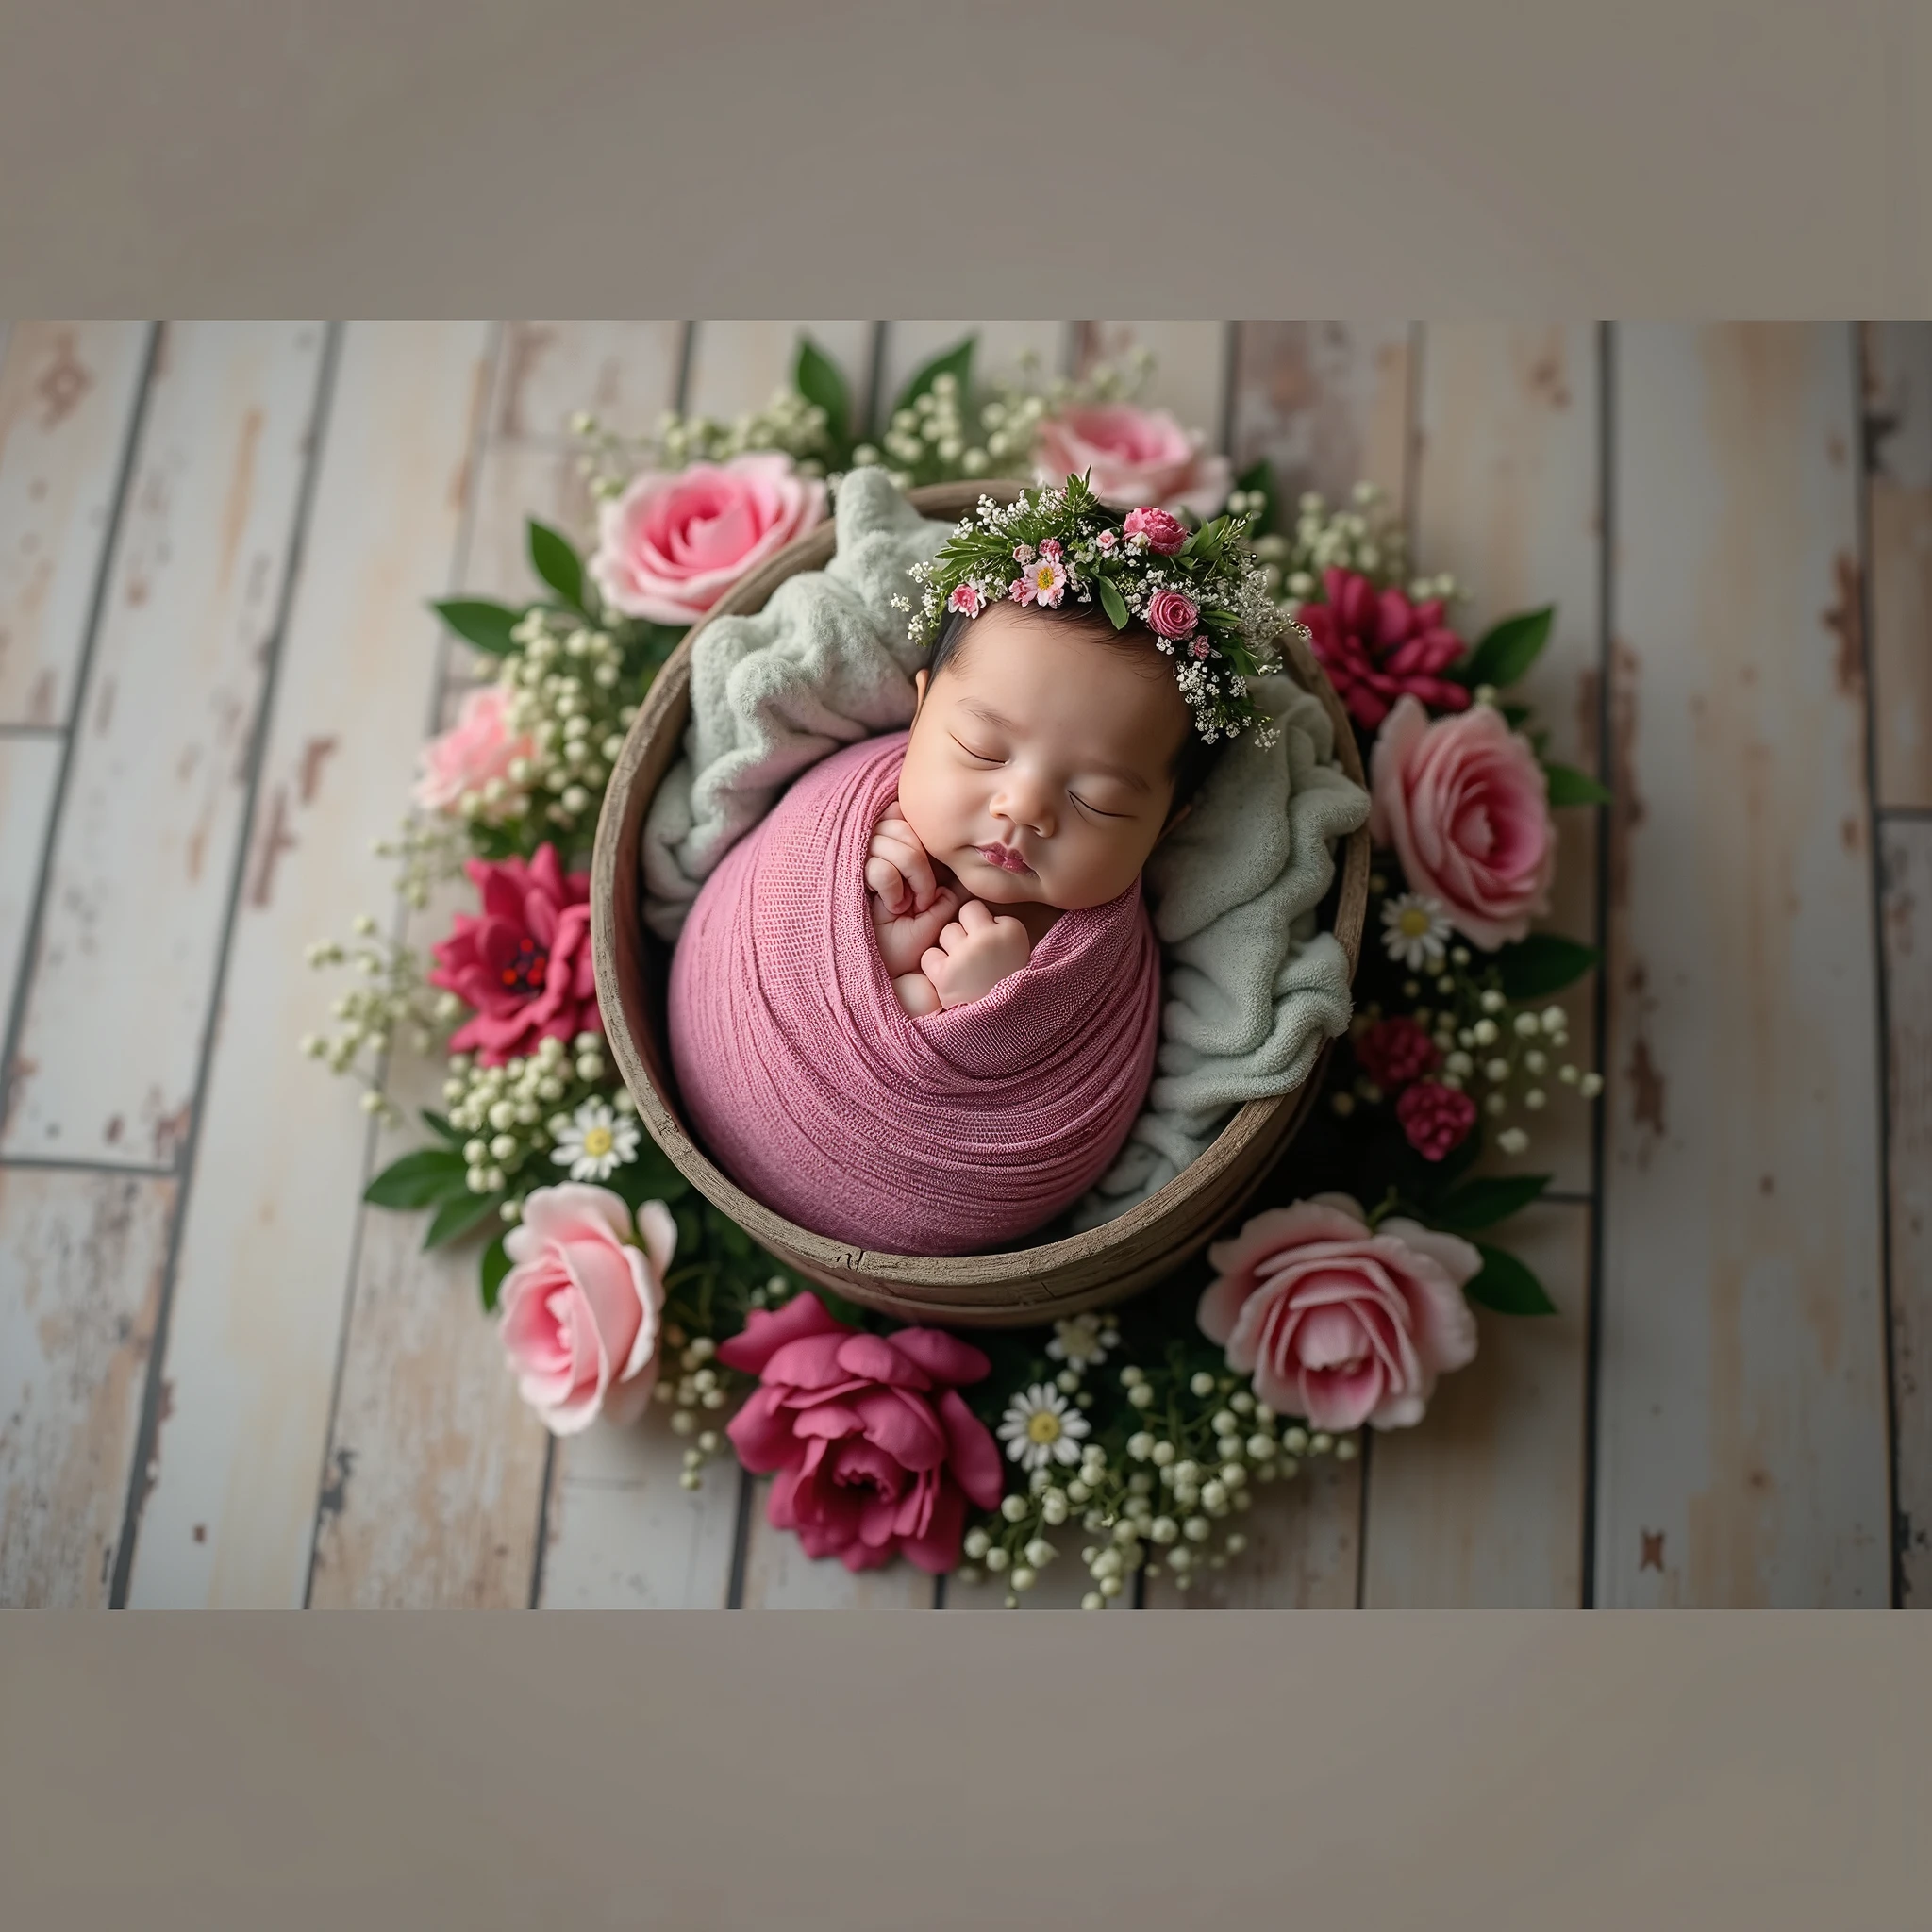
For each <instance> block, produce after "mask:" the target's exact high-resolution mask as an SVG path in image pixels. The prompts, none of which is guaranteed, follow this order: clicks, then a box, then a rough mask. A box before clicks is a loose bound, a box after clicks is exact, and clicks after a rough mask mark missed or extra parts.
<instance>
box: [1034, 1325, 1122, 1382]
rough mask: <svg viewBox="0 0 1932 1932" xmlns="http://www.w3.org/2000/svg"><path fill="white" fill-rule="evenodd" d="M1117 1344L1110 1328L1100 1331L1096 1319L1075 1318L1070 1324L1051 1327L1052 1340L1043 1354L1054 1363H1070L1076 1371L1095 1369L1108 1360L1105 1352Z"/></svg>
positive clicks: (1115, 1334) (1114, 1334)
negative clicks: (1079, 1369) (1051, 1358)
mask: <svg viewBox="0 0 1932 1932" xmlns="http://www.w3.org/2000/svg"><path fill="white" fill-rule="evenodd" d="M1119 1340H1120V1336H1119V1334H1118V1333H1117V1332H1116V1331H1115V1330H1114V1329H1113V1328H1111V1327H1103V1326H1102V1324H1101V1322H1100V1318H1099V1317H1098V1316H1097V1315H1075V1316H1074V1318H1073V1320H1072V1321H1070V1322H1056V1323H1055V1324H1053V1340H1052V1341H1049V1342H1048V1343H1047V1344H1046V1352H1047V1354H1048V1355H1050V1356H1051V1357H1053V1358H1054V1360H1055V1361H1057V1362H1071V1363H1072V1364H1074V1366H1075V1367H1077V1368H1083V1369H1090V1368H1095V1367H1097V1366H1098V1365H1099V1364H1100V1363H1102V1362H1104V1361H1105V1360H1106V1359H1107V1352H1108V1349H1109V1348H1111V1347H1112V1346H1113V1345H1114V1343H1115V1342H1117V1341H1119Z"/></svg>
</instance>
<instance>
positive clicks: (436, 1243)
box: [423, 1188, 503, 1252]
mask: <svg viewBox="0 0 1932 1932" xmlns="http://www.w3.org/2000/svg"><path fill="white" fill-rule="evenodd" d="M502 1200H503V1196H502V1195H501V1194H473V1193H471V1192H470V1191H469V1189H468V1188H465V1189H464V1190H463V1191H462V1192H461V1193H460V1194H459V1195H458V1196H456V1197H455V1198H454V1199H453V1200H448V1201H445V1202H444V1203H443V1204H442V1206H441V1208H438V1209H437V1210H436V1214H435V1218H434V1219H433V1220H432V1221H431V1222H430V1224H429V1232H428V1233H427V1234H426V1235H425V1236H424V1237H423V1246H424V1249H425V1252H426V1251H427V1250H428V1249H430V1248H440V1247H441V1246H442V1244H443V1243H444V1242H445V1241H456V1240H458V1238H459V1237H460V1236H463V1235H466V1234H468V1233H469V1231H470V1230H471V1229H472V1228H473V1227H475V1225H476V1224H477V1223H478V1222H480V1221H485V1220H488V1219H489V1218H490V1217H491V1215H493V1214H494V1213H495V1212H496V1209H497V1207H498V1205H499V1204H500V1203H501V1202H502Z"/></svg>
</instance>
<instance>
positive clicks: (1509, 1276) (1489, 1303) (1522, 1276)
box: [1462, 1241, 1557, 1315]
mask: <svg viewBox="0 0 1932 1932" xmlns="http://www.w3.org/2000/svg"><path fill="white" fill-rule="evenodd" d="M1475 1251H1476V1253H1477V1254H1479V1255H1480V1256H1481V1257H1483V1265H1482V1268H1481V1270H1480V1271H1479V1272H1478V1273H1477V1274H1476V1275H1475V1276H1474V1279H1472V1280H1470V1281H1468V1282H1466V1283H1465V1284H1464V1285H1463V1290H1462V1291H1463V1293H1464V1294H1465V1295H1466V1296H1467V1297H1468V1298H1469V1299H1470V1300H1471V1301H1473V1302H1474V1303H1475V1304H1476V1306H1477V1307H1484V1308H1491V1309H1493V1310H1494V1311H1495V1312H1496V1313H1497V1314H1499V1315H1554V1314H1555V1313H1556V1312H1557V1305H1556V1303H1555V1302H1553V1301H1552V1300H1551V1299H1550V1298H1549V1296H1548V1294H1547V1293H1545V1292H1544V1290H1543V1285H1542V1283H1541V1281H1539V1280H1538V1279H1537V1278H1536V1276H1535V1274H1532V1273H1531V1271H1530V1270H1529V1269H1528V1268H1527V1267H1525V1266H1524V1264H1523V1262H1521V1261H1519V1260H1518V1259H1517V1258H1516V1257H1515V1256H1514V1255H1512V1254H1510V1253H1509V1251H1508V1250H1507V1248H1492V1247H1490V1246H1488V1245H1487V1244H1485V1243H1484V1242H1482V1241H1477V1242H1476V1243H1475Z"/></svg>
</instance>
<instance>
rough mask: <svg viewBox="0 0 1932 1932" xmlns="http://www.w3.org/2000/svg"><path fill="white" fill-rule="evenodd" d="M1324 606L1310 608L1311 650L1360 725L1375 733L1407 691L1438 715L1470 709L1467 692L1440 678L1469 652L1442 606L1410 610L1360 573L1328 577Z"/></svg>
mask: <svg viewBox="0 0 1932 1932" xmlns="http://www.w3.org/2000/svg"><path fill="white" fill-rule="evenodd" d="M1322 589H1323V591H1324V595H1325V596H1326V597H1327V600H1328V601H1327V602H1326V603H1325V604H1304V605H1303V606H1302V607H1301V608H1300V609H1299V610H1298V612H1297V613H1296V615H1297V616H1298V617H1299V618H1300V620H1301V622H1302V623H1303V624H1304V625H1307V631H1308V648H1309V649H1310V650H1311V651H1312V652H1313V653H1314V654H1315V658H1316V661H1317V662H1318V663H1319V664H1320V665H1321V667H1322V669H1323V670H1324V671H1325V672H1326V673H1327V674H1328V681H1329V682H1330V683H1331V684H1333V685H1334V687H1335V694H1336V696H1338V697H1339V698H1340V699H1341V702H1342V703H1343V704H1344V705H1346V706H1347V707H1348V714H1349V716H1350V717H1351V718H1353V719H1354V720H1355V721H1356V723H1357V724H1360V725H1362V726H1363V727H1364V728H1365V729H1367V730H1370V731H1373V730H1374V728H1375V726H1376V725H1378V724H1381V722H1382V721H1383V719H1384V718H1386V717H1387V716H1388V715H1389V708H1390V706H1391V705H1392V704H1393V703H1394V702H1395V700H1396V699H1397V698H1399V697H1400V696H1401V695H1402V694H1403V693H1404V692H1405V691H1407V692H1409V693H1411V694H1412V695H1414V696H1416V697H1419V698H1420V699H1422V701H1423V702H1424V704H1425V705H1433V706H1434V707H1435V708H1436V709H1437V710H1439V711H1462V710H1467V709H1468V708H1469V691H1468V689H1467V687H1465V686H1463V685H1459V684H1457V683H1456V682H1455V681H1454V679H1452V678H1449V677H1445V676H1443V675H1441V674H1442V673H1444V672H1445V671H1447V670H1448V669H1449V668H1450V667H1451V666H1452V665H1454V664H1456V663H1457V662H1458V661H1459V660H1460V658H1462V656H1463V654H1464V652H1465V651H1466V650H1467V649H1468V646H1467V645H1466V644H1465V643H1464V642H1463V641H1462V640H1461V639H1460V638H1459V637H1457V634H1456V633H1455V632H1454V631H1453V630H1451V629H1450V628H1449V626H1448V625H1445V624H1444V623H1443V622H1442V610H1443V606H1442V602H1441V599H1440V598H1431V599H1430V600H1429V601H1428V602H1427V603H1426V604H1411V603H1410V602H1409V601H1408V599H1407V597H1405V596H1404V595H1403V594H1402V592H1401V591H1378V590H1376V589H1375V587H1374V584H1372V583H1370V581H1369V580H1368V578H1367V577H1365V576H1361V575H1357V573H1356V572H1354V571H1347V570H1325V571H1324V572H1323V573H1322Z"/></svg>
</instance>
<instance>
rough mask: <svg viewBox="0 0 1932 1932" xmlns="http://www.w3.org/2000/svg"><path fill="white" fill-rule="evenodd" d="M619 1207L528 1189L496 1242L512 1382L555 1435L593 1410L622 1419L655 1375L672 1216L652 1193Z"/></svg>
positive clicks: (602, 1199) (568, 1431) (584, 1421)
mask: <svg viewBox="0 0 1932 1932" xmlns="http://www.w3.org/2000/svg"><path fill="white" fill-rule="evenodd" d="M637 1232H638V1234H640V1235H641V1237H642V1239H643V1245H642V1247H641V1248H640V1247H638V1246H636V1245H635V1244H634V1242H633V1241H632V1240H631V1239H630V1236H631V1218H630V1209H629V1208H626V1207H625V1204H624V1203H623V1202H622V1201H621V1200H620V1199H619V1198H618V1197H617V1196H616V1195H615V1194H613V1193H612V1192H611V1191H609V1190H608V1188H588V1187H584V1186H581V1185H580V1184H578V1183H577V1182H575V1181H566V1182H564V1183H563V1184H562V1185H561V1186H558V1187H555V1188H539V1189H537V1190H536V1191H534V1192H533V1193H532V1194H530V1195H529V1196H528V1198H527V1199H526V1200H525V1202H524V1218H523V1220H522V1221H520V1222H519V1223H518V1224H517V1225H516V1226H515V1227H513V1228H511V1229H510V1231H509V1232H508V1234H507V1235H506V1236H505V1237H504V1239H503V1245H504V1250H505V1252H506V1253H507V1254H508V1256H509V1258H510V1261H511V1264H512V1265H511V1268H510V1271H509V1273H508V1274H506V1275H505V1276H504V1277H503V1282H502V1285H501V1287H500V1288H499V1290H498V1302H497V1306H498V1307H499V1309H500V1310H501V1316H500V1319H499V1323H498V1327H499V1330H500V1332H501V1334H502V1337H503V1347H504V1353H505V1354H506V1355H507V1356H508V1358H509V1365H510V1368H511V1370H512V1371H513V1373H514V1374H515V1375H516V1377H517V1391H518V1393H520V1394H521V1395H522V1396H523V1398H524V1400H525V1402H527V1403H528V1404H529V1405H530V1407H532V1408H534V1409H535V1410H536V1411H537V1413H538V1415H539V1416H540V1417H541V1419H542V1423H543V1425H544V1427H545V1428H547V1429H548V1430H549V1431H550V1432H551V1434H552V1435H555V1436H568V1435H572V1434H574V1433H575V1431H576V1430H578V1429H581V1428H584V1427H586V1426H587V1425H588V1424H590V1423H591V1422H592V1421H594V1420H595V1418H596V1417H598V1416H599V1415H602V1416H604V1417H605V1418H606V1419H607V1420H608V1421H610V1422H613V1423H633V1422H636V1421H637V1419H638V1417H639V1416H641V1414H642V1413H643V1412H644V1405H645V1404H646V1403H647V1402H649V1401H650V1399H651V1390H652V1387H653V1385H654V1384H655V1383H656V1382H657V1379H658V1315H659V1313H660V1312H661V1311H662V1309H663V1307H664V1271H665V1270H666V1269H667V1268H668V1267H670V1265H671V1256H672V1251H673V1250H674V1249H675V1247H676V1245H677V1224H676V1223H675V1222H674V1221H673V1220H672V1218H671V1215H670V1212H669V1210H668V1209H667V1208H665V1206H664V1204H663V1203H662V1202H661V1201H646V1202H645V1203H644V1205H643V1206H642V1207H641V1208H640V1209H639V1210H638V1218H637Z"/></svg>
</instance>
